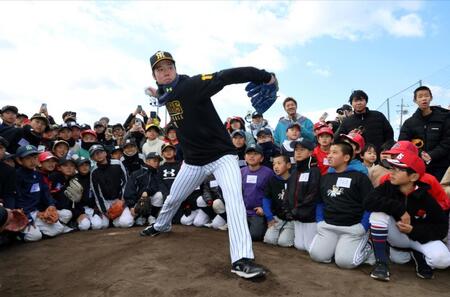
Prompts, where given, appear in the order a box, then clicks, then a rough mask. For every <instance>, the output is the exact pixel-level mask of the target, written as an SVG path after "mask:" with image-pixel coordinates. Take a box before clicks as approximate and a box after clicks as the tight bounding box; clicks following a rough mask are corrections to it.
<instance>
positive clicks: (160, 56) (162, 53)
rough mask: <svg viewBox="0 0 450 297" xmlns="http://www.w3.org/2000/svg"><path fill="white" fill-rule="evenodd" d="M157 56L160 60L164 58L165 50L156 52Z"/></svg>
mask: <svg viewBox="0 0 450 297" xmlns="http://www.w3.org/2000/svg"><path fill="white" fill-rule="evenodd" d="M155 55H156V58H157V59H158V60H161V59H164V58H165V57H166V56H165V55H164V52H161V51H160V52H157V53H156V54H155Z"/></svg>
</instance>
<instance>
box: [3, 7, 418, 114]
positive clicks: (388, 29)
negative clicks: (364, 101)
mask: <svg viewBox="0 0 450 297" xmlns="http://www.w3.org/2000/svg"><path fill="white" fill-rule="evenodd" d="M420 9H421V4H420V2H414V3H404V2H400V3H395V2H394V3H391V2H382V3H380V2H364V3H360V2H344V1H339V2H334V1H333V2H325V1H315V2H313V1H294V2H275V1H274V2H270V1H267V2H263V1H261V2H256V3H255V2H247V1H240V2H230V1H209V2H206V1H159V2H156V1H135V2H130V1H126V2H88V1H80V2H72V1H70V2H69V1H67V2H54V1H49V2H12V1H11V2H1V3H0V65H2V66H1V68H0V81H2V84H1V86H0V95H2V96H0V104H1V105H5V104H8V103H9V104H11V103H14V104H16V105H18V106H19V107H20V109H21V110H22V111H24V112H27V113H29V114H31V113H33V112H34V111H36V110H37V109H38V108H39V106H40V104H41V103H42V102H43V101H45V102H46V103H48V106H49V110H50V112H51V113H53V114H54V115H56V116H55V117H56V118H57V120H59V118H60V117H59V115H60V114H61V113H62V112H63V111H64V110H67V109H72V110H77V111H82V110H83V111H85V112H84V113H81V115H80V121H81V122H93V121H94V120H96V119H98V118H99V117H100V116H103V115H109V116H110V118H112V121H113V122H117V121H123V120H124V118H125V117H126V116H127V114H128V113H129V112H131V111H132V110H133V109H134V108H135V106H136V105H137V104H143V103H142V102H146V101H147V99H146V97H145V95H144V94H143V89H144V87H146V86H147V85H149V84H150V83H152V81H153V80H152V78H151V72H150V69H149V65H148V58H149V56H150V55H151V53H153V52H154V51H156V50H159V49H162V48H163V47H164V48H167V49H170V50H171V51H172V53H173V54H174V56H175V58H176V60H177V67H178V69H179V70H180V72H185V73H189V74H196V73H198V72H212V71H216V70H218V67H222V65H225V67H231V66H237V65H252V66H258V67H261V68H265V69H267V70H271V71H276V72H282V71H285V70H286V69H287V68H289V61H290V60H291V59H295V57H287V56H286V54H285V52H286V50H288V49H292V48H293V47H295V46H298V45H304V44H305V43H307V42H311V40H313V39H314V38H319V37H324V36H329V37H332V38H338V39H347V40H353V41H354V40H358V39H362V38H374V37H377V36H380V35H382V34H390V35H394V36H405V37H412V36H423V35H424V34H425V29H424V24H423V21H422V19H421V17H420V16H419V15H418V11H420ZM306 67H308V66H306ZM312 69H313V72H315V73H317V74H318V75H321V76H325V77H327V76H330V75H331V72H330V70H329V69H328V68H327V67H323V66H320V63H318V65H316V66H315V68H312ZM219 96H222V97H221V98H224V100H216V104H217V106H218V109H219V110H220V111H221V115H222V116H223V115H227V114H235V113H236V112H235V111H236V110H239V111H240V113H243V112H244V111H246V110H247V109H249V108H250V104H249V100H247V98H246V96H245V92H244V91H243V86H238V87H228V88H226V89H225V90H224V91H223V93H221V94H220V95H219ZM243 98H245V100H244V99H243ZM11 100H14V102H11ZM222 101H223V102H222ZM280 105H281V104H278V105H277V106H274V107H273V108H272V109H271V110H270V111H269V112H268V116H269V117H273V118H274V119H276V120H278V117H279V116H281V115H282V114H283V113H284V111H283V110H282V107H280ZM79 113H80V112H79ZM275 113H276V114H275ZM272 114H273V115H272Z"/></svg>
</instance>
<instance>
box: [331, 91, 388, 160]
mask: <svg viewBox="0 0 450 297" xmlns="http://www.w3.org/2000/svg"><path fill="white" fill-rule="evenodd" d="M348 101H349V103H350V104H351V105H352V107H353V110H354V114H353V115H351V116H349V117H347V118H345V119H344V121H343V122H342V124H341V126H340V127H339V129H338V130H337V131H336V133H335V138H338V137H339V135H340V134H348V133H349V132H350V131H352V130H353V129H357V128H360V127H362V128H363V132H362V136H363V137H364V140H365V141H366V143H372V144H373V145H375V147H376V148H377V152H379V151H380V148H381V145H382V144H383V143H385V142H386V141H388V140H393V139H394V130H393V129H392V126H391V124H390V123H389V121H388V120H387V119H386V117H385V116H384V115H383V114H382V113H381V112H379V111H376V110H369V108H368V107H367V102H369V97H368V96H367V94H366V93H365V92H364V91H362V90H356V91H353V93H352V94H351V95H350V98H349V100H348Z"/></svg>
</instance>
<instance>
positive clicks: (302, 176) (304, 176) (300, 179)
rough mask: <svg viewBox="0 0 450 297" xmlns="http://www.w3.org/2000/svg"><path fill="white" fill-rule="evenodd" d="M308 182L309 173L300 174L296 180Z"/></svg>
mask: <svg viewBox="0 0 450 297" xmlns="http://www.w3.org/2000/svg"><path fill="white" fill-rule="evenodd" d="M308 180H309V172H305V173H302V174H300V177H299V178H298V181H299V182H307V181H308Z"/></svg>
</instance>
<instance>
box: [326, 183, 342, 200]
mask: <svg viewBox="0 0 450 297" xmlns="http://www.w3.org/2000/svg"><path fill="white" fill-rule="evenodd" d="M343 193H344V189H343V188H339V187H338V186H336V185H333V188H332V189H331V190H328V191H327V195H328V197H332V198H336V197H337V196H341V195H342V194H343Z"/></svg>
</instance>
